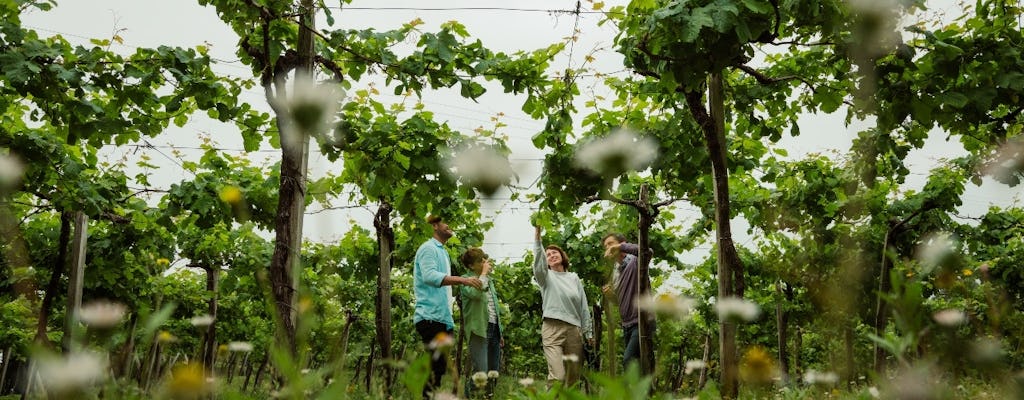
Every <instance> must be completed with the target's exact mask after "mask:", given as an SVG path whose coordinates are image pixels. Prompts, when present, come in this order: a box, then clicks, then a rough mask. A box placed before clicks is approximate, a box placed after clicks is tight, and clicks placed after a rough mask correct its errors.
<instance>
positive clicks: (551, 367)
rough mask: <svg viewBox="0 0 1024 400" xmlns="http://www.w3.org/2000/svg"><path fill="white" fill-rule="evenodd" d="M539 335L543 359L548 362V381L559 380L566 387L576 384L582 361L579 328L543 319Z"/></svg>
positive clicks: (581, 341)
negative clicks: (542, 348)
mask: <svg viewBox="0 0 1024 400" xmlns="http://www.w3.org/2000/svg"><path fill="white" fill-rule="evenodd" d="M540 335H541V339H542V340H543V342H544V358H545V359H547V361H548V381H549V382H550V381H553V380H559V381H562V382H564V383H565V384H566V385H567V386H568V385H572V384H574V383H576V381H577V380H578V379H579V376H580V363H581V362H582V361H583V335H582V334H581V333H580V328H579V327H578V326H576V325H573V324H570V323H568V322H565V321H561V320H557V319H552V318H544V323H543V324H542V325H541V328H540ZM572 356H575V357H572ZM574 359H575V361H573V360H574Z"/></svg>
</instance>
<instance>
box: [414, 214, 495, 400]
mask: <svg viewBox="0 0 1024 400" xmlns="http://www.w3.org/2000/svg"><path fill="white" fill-rule="evenodd" d="M427 222H429V223H430V225H431V227H433V229H434V236H433V237H432V238H431V239H430V240H427V241H426V242H424V243H423V244H422V245H420V248H419V250H416V261H415V262H414V263H413V271H412V287H413V294H414V295H415V296H416V311H415V312H414V313H413V317H412V322H413V324H415V325H416V332H418V333H419V334H420V338H422V339H423V343H424V344H427V345H428V346H429V347H431V348H434V349H435V351H434V354H433V357H432V358H431V362H430V371H431V377H430V379H429V380H428V381H427V385H426V387H424V388H423V397H427V394H428V393H429V392H433V391H434V390H435V388H437V387H438V386H440V385H441V377H442V376H444V374H445V372H446V370H447V369H448V360H447V356H446V355H445V352H444V351H436V350H439V349H437V347H442V346H444V343H451V341H452V340H451V338H452V337H453V333H454V332H455V320H454V319H453V318H452V290H451V286H453V285H466V286H472V287H474V288H477V289H481V288H483V283H482V282H480V279H479V278H466V277H461V276H453V275H452V261H451V258H449V257H448V250H446V249H445V247H444V244H445V243H447V242H448V239H451V238H452V236H454V235H455V233H454V232H452V230H451V228H450V227H448V224H446V223H445V222H444V219H442V218H441V217H439V216H436V215H432V216H430V217H429V218H427Z"/></svg>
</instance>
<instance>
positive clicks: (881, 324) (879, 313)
mask: <svg viewBox="0 0 1024 400" xmlns="http://www.w3.org/2000/svg"><path fill="white" fill-rule="evenodd" d="M890 235H892V229H889V230H888V231H886V232H885V240H884V241H883V242H882V265H881V266H880V268H879V269H880V270H879V272H878V295H877V296H876V297H877V303H876V305H875V326H874V328H875V335H877V336H878V337H885V320H886V314H887V312H888V310H887V309H886V304H885V300H884V299H882V295H883V294H885V293H889V290H890V289H891V288H892V282H890V281H889V270H890V269H891V267H892V263H891V262H890V260H889V255H888V254H887V253H888V251H889V236H890ZM874 361H875V365H874V367H875V373H877V374H879V376H881V374H882V372H884V370H885V350H884V349H882V347H881V346H879V345H878V344H877V343H875V360H874Z"/></svg>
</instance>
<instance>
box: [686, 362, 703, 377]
mask: <svg viewBox="0 0 1024 400" xmlns="http://www.w3.org/2000/svg"><path fill="white" fill-rule="evenodd" d="M699 369H704V361H703V360H686V370H685V371H683V372H685V373H686V374H687V375H689V374H691V373H693V371H696V370H699Z"/></svg>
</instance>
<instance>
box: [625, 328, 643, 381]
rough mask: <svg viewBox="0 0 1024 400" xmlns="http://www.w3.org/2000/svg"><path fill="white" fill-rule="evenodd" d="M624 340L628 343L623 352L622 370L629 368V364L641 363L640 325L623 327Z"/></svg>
mask: <svg viewBox="0 0 1024 400" xmlns="http://www.w3.org/2000/svg"><path fill="white" fill-rule="evenodd" d="M622 339H623V341H625V342H626V347H625V350H623V352H622V370H623V371H625V370H626V369H627V368H629V363H631V362H633V361H637V362H639V361H640V324H633V325H630V326H624V327H622Z"/></svg>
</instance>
